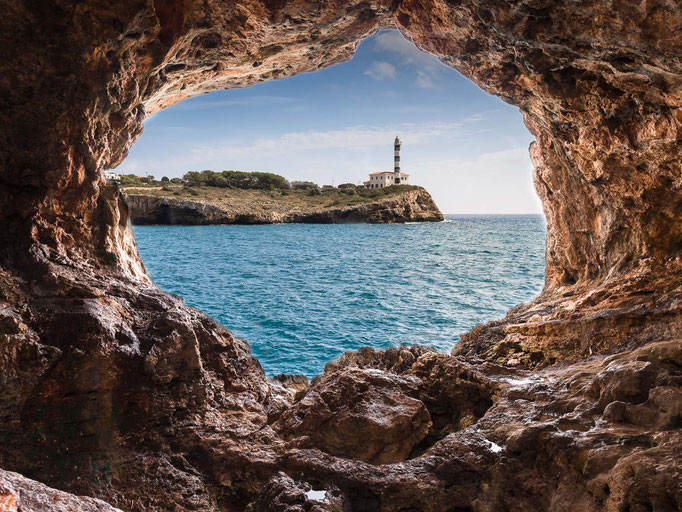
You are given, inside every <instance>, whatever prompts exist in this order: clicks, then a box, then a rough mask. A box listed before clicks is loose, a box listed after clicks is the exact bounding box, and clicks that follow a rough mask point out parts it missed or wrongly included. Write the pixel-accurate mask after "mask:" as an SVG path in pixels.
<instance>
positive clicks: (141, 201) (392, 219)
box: [125, 188, 444, 225]
mask: <svg viewBox="0 0 682 512" xmlns="http://www.w3.org/2000/svg"><path fill="white" fill-rule="evenodd" d="M125 197H126V201H127V203H128V208H129V212H130V220H131V222H132V223H133V224H185V225H208V224H278V223H289V222H300V223H316V224H347V223H354V222H369V223H399V222H440V221H442V220H443V218H444V217H443V214H442V213H441V211H440V210H439V209H438V206H436V203H434V201H433V199H432V198H431V195H430V194H429V193H428V192H427V191H426V190H425V189H423V188H419V189H416V190H408V191H406V192H403V193H401V194H400V195H396V196H390V197H387V198H384V199H379V200H377V201H373V202H371V203H365V204H359V205H354V206H345V207H338V208H333V207H331V208H324V209H319V210H301V209H298V208H288V207H286V206H284V207H283V206H281V205H278V206H274V205H271V204H263V203H254V204H252V205H250V207H249V208H247V209H245V208H243V207H240V208H234V209H228V208H220V207H216V206H214V205H211V204H206V203H203V202H199V201H188V200H184V199H174V198H169V197H157V196H152V195H143V194H130V193H129V194H126V196H125Z"/></svg>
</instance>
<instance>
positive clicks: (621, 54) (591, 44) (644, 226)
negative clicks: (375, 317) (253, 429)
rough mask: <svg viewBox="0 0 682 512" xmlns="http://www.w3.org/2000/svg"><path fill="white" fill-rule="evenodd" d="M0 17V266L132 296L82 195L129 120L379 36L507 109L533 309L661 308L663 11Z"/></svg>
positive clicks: (130, 11)
mask: <svg viewBox="0 0 682 512" xmlns="http://www.w3.org/2000/svg"><path fill="white" fill-rule="evenodd" d="M5 3H6V4H7V11H8V14H7V16H5V18H4V19H3V20H2V21H0V23H2V29H3V31H2V32H3V36H2V37H3V38H4V39H5V41H4V44H3V48H4V49H3V52H4V56H3V57H4V58H3V66H4V71H5V73H4V76H3V78H2V79H1V80H2V81H1V82H0V87H1V88H2V95H1V97H2V98H3V99H2V101H3V103H4V108H3V116H4V122H3V129H2V132H1V136H2V142H3V144H2V145H3V147H4V151H3V157H2V159H1V160H0V165H2V172H1V175H2V176H3V181H2V187H0V204H2V206H3V207H2V210H1V213H0V215H2V220H3V224H4V225H5V226H6V229H4V230H3V233H2V234H0V237H4V238H3V239H2V241H3V242H4V243H3V244H2V246H3V247H4V250H3V255H4V258H5V261H7V262H8V263H9V264H14V263H17V262H19V261H21V262H22V264H25V259H26V256H25V255H26V253H30V254H32V255H33V256H32V259H38V260H41V261H44V260H48V261H54V260H59V259H60V258H65V260H71V261H84V260H90V261H91V262H92V263H93V264H96V265H99V264H101V263H102V262H104V263H106V262H109V263H111V262H112V261H113V262H115V266H117V267H118V268H119V269H121V270H124V271H125V272H127V273H129V274H130V275H133V276H136V277H138V278H142V277H143V276H144V270H143V268H142V267H141V265H140V264H139V261H136V260H139V258H138V257H137V256H136V250H135V247H134V242H133V240H132V237H131V236H129V234H127V233H126V230H127V227H126V225H127V222H126V220H127V218H126V212H125V208H121V207H119V205H117V204H115V203H116V202H117V200H114V198H113V196H112V194H111V193H109V194H107V193H102V194H100V188H101V187H102V186H103V185H102V182H101V180H100V171H101V170H102V169H105V168H111V167H115V166H116V165H117V164H119V163H120V162H121V161H122V160H123V159H124V158H125V156H126V154H127V151H128V149H129V148H130V147H131V145H132V144H133V143H134V141H135V139H136V138H137V137H138V136H139V135H140V133H141V131H142V121H143V120H144V118H145V116H147V115H150V114H152V113H154V112H156V111H158V110H159V109H161V108H164V107H166V106H169V105H172V104H174V103H176V102H178V101H180V100H182V99H184V98H188V97H191V96H195V95H197V94H202V93H205V92H209V91H211V90H216V89H225V88H233V87H246V86H249V85H251V84H254V83H257V82H260V81H264V80H270V79H277V78H282V77H285V76H290V75H293V74H296V73H300V72H303V71H312V70H316V69H320V68H322V67H325V66H328V65H331V64H333V63H335V62H338V61H340V60H345V59H348V58H350V57H351V56H352V53H353V50H354V48H355V46H356V45H357V44H358V42H359V41H361V40H362V39H363V38H364V37H366V36H368V35H370V34H371V33H373V32H375V31H376V30H377V29H379V28H382V27H394V26H397V27H398V28H399V29H400V30H401V31H402V32H403V34H405V35H406V36H407V37H409V38H411V39H412V40H414V41H415V43H417V45H418V46H419V47H420V48H422V49H423V50H425V51H428V52H431V53H433V54H435V55H437V56H438V57H440V58H441V59H442V60H443V61H444V62H445V63H446V64H448V65H451V66H453V67H455V68H457V69H458V70H460V71H461V72H462V73H464V74H465V75H466V76H468V77H469V78H471V79H472V80H473V81H474V82H476V83H477V84H478V85H479V86H481V87H482V88H483V89H484V90H486V91H487V92H489V93H491V94H495V95H497V96H499V97H501V98H502V99H503V100H505V101H507V102H509V103H511V104H513V105H516V106H518V107H519V108H520V109H521V111H522V113H523V115H524V119H525V121H526V125H527V126H528V128H529V130H530V131H531V132H532V133H533V134H534V135H535V137H536V139H537V142H536V143H535V145H534V146H535V147H534V148H531V152H532V155H533V161H534V164H535V183H536V188H537V191H538V194H539V195H540V197H541V199H542V202H543V207H544V211H545V215H546V218H547V223H548V242H547V270H546V287H545V292H544V296H545V297H546V300H549V299H548V298H550V297H554V298H556V297H559V296H560V295H563V294H565V293H567V290H573V291H569V292H568V293H570V294H571V295H579V294H584V293H586V291H588V290H592V289H594V288H595V287H598V286H599V285H601V284H603V283H604V282H606V281H609V282H611V281H614V280H616V281H618V282H620V281H627V283H626V284H625V285H624V286H625V287H626V288H628V289H629V288H636V287H639V288H647V287H651V284H650V281H651V280H652V279H655V276H657V275H658V276H660V275H663V274H665V275H666V276H668V279H666V280H664V281H665V282H663V281H661V282H657V283H656V286H658V287H660V286H664V287H665V290H661V289H659V290H658V292H659V293H660V292H677V291H679V284H680V283H679V279H678V278H677V275H678V274H679V270H680V261H681V260H680V251H681V250H682V223H680V222H679V215H680V213H681V211H682V192H681V187H682V182H681V178H680V175H681V173H680V163H679V158H678V154H679V150H680V139H681V135H680V126H681V124H682V114H681V113H680V108H679V107H680V102H681V101H682V84H681V82H680V69H681V66H682V63H681V58H680V51H679V50H680V46H681V45H682V35H681V34H680V31H679V30H678V29H677V28H676V27H677V22H678V21H679V18H680V15H681V13H680V6H679V4H678V3H676V2H673V1H664V2H654V3H651V2H648V3H647V2H645V3H642V2H634V1H625V2H610V1H604V0H601V1H596V0H595V1H581V2H572V3H569V4H563V3H561V4H560V3H556V2H550V1H541V0H529V1H515V2H507V1H501V0H497V1H495V0H487V1H457V2H453V1H449V2H448V1H417V0H405V1H401V2H388V1H383V2H381V1H379V2H359V1H357V2H343V3H340V2H332V1H328V2H310V3H308V2H302V1H296V2H288V3H284V2H277V1H246V2H215V1H206V2H196V1H194V2H192V1H184V2H182V3H177V2H170V1H157V2H151V1H149V2H144V1H137V2H133V1H130V2H116V3H115V4H114V5H111V4H110V3H108V2H94V1H89V2H85V3H78V4H72V3H69V2H18V1H16V2H5ZM676 20H677V21H676ZM98 198H99V199H98ZM15 248H16V250H15ZM105 268H106V265H105ZM609 286H610V287H613V285H609ZM552 307H553V308H554V307H558V308H559V309H561V308H562V304H561V301H560V300H559V301H558V302H557V301H554V302H553V303H552Z"/></svg>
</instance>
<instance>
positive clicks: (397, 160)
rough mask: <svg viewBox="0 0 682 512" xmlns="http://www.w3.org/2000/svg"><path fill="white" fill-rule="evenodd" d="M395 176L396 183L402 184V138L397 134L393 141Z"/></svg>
mask: <svg viewBox="0 0 682 512" xmlns="http://www.w3.org/2000/svg"><path fill="white" fill-rule="evenodd" d="M393 176H394V178H395V184H396V185H398V184H400V139H399V138H398V136H397V135H396V136H395V141H394V142H393Z"/></svg>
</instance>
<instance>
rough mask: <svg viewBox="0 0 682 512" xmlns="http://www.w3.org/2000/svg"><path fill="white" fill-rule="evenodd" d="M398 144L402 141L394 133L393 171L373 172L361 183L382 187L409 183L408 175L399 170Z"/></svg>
mask: <svg viewBox="0 0 682 512" xmlns="http://www.w3.org/2000/svg"><path fill="white" fill-rule="evenodd" d="M400 144H402V142H401V141H400V139H399V138H398V136H397V135H396V137H395V141H394V142H393V172H390V171H384V172H373V173H370V175H369V180H367V181H364V182H363V184H364V185H365V187H367V188H384V187H388V186H391V185H409V183H410V181H409V180H410V175H409V174H405V173H404V172H400Z"/></svg>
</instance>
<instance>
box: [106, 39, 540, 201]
mask: <svg viewBox="0 0 682 512" xmlns="http://www.w3.org/2000/svg"><path fill="white" fill-rule="evenodd" d="M396 135H399V136H400V139H401V140H402V141H403V144H402V149H401V166H402V171H403V172H406V173H408V174H409V175H410V183H411V184H413V185H421V186H423V187H425V188H426V189H427V190H428V191H429V192H430V193H431V195H432V196H433V198H434V200H435V201H436V204H438V206H439V207H440V209H441V210H442V211H443V212H444V213H471V214H495V213H540V212H541V211H542V210H541V207H540V202H539V200H538V198H537V196H536V194H535V191H534V189H533V185H532V165H531V162H530V158H529V156H528V146H529V144H530V142H531V141H532V140H533V137H532V136H531V135H530V133H529V132H528V130H527V129H526V128H525V126H524V125H523V122H522V120H521V114H520V112H519V110H518V109H517V108H516V107H512V106H510V105H507V104H506V103H504V102H503V101H501V100H500V99H498V98H496V97H493V96H490V95H489V94H487V93H485V92H483V90H481V89H480V88H479V87H478V86H476V85H475V84H474V83H473V82H471V81H470V80H468V79H467V78H465V77H464V76H462V75H461V74H460V73H458V72H457V71H455V70H454V69H452V68H450V67H448V66H445V65H444V64H442V63H441V62H440V61H439V60H438V59H436V58H435V57H433V56H431V55H428V54H426V53H424V52H422V51H420V50H419V49H418V48H417V47H416V46H414V44H412V43H411V42H410V41H408V40H406V39H405V38H404V37H403V36H402V35H401V34H400V33H399V32H398V31H395V30H386V31H381V32H379V33H378V34H376V35H375V36H373V37H371V38H368V39H366V40H365V41H363V42H362V43H361V44H360V45H359V46H358V48H357V51H356V53H355V56H354V57H353V58H352V59H351V60H350V61H348V62H344V63H341V64H336V65H334V66H331V67H329V68H326V69H323V70H321V71H316V72H312V73H302V74H300V75H296V76H293V77H290V78H285V79H282V80H276V81H271V82H265V83H261V84H257V85H253V86H251V87H248V88H244V89H231V90H227V91H216V92H213V93H210V94H205V95H202V96H199V97H196V98H191V99H188V100H185V101H183V102H181V103H179V104H177V105H175V106H173V107H170V108H167V109H165V110H163V111H161V112H158V113H156V114H154V115H152V116H150V117H149V118H147V120H146V121H145V124H144V133H143V134H142V136H141V137H140V138H139V139H138V141H137V143H136V144H135V145H134V146H133V147H132V148H131V150H130V154H129V156H128V158H126V160H125V161H124V162H123V163H122V164H121V165H120V166H119V167H118V168H117V169H116V172H119V173H135V174H140V175H145V174H150V175H154V176H155V177H156V178H157V179H159V178H160V177H162V176H168V177H169V178H173V177H180V176H182V175H183V174H184V173H185V172H187V171H192V170H199V171H201V170H204V169H211V170H214V171H222V170H227V169H229V170H240V171H267V172H274V173H277V174H281V175H282V176H284V177H285V178H287V179H288V180H290V181H294V180H306V181H314V182H316V183H318V184H320V185H325V184H333V185H339V184H341V183H348V182H350V183H361V182H362V181H364V180H366V179H367V174H368V173H370V172H374V171H388V170H392V169H393V139H394V138H395V136H396Z"/></svg>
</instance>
